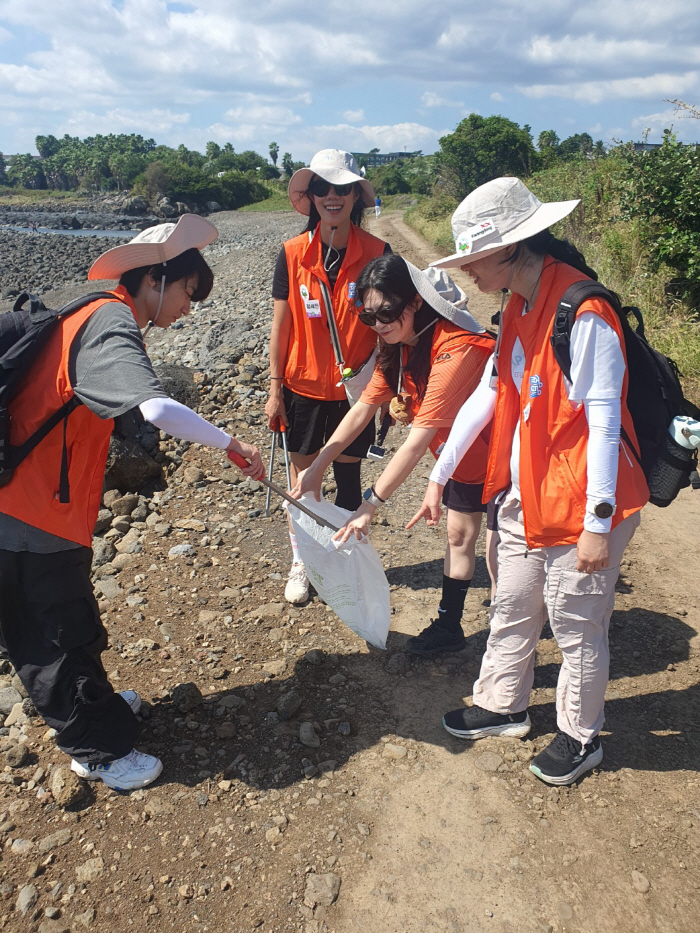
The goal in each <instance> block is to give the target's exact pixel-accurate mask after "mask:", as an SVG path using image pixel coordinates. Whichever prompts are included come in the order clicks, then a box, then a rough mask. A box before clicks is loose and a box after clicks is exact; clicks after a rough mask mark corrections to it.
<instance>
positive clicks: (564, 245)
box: [501, 229, 598, 282]
mask: <svg viewBox="0 0 700 933" xmlns="http://www.w3.org/2000/svg"><path fill="white" fill-rule="evenodd" d="M525 249H527V250H529V252H531V253H533V254H534V255H535V256H551V257H552V258H553V259H556V260H558V261H559V262H565V263H566V264H567V265H569V266H573V267H574V269H578V271H579V272H583V274H584V275H587V276H588V277H589V278H591V279H594V280H595V281H596V282H597V281H598V273H597V272H596V271H595V269H591V267H590V266H589V265H588V264H587V263H586V257H585V256H584V255H583V253H582V252H581V250H579V249H577V248H576V247H575V246H574V245H573V243H570V242H569V241H568V240H559V239H557V237H555V236H554V234H553V233H551V232H550V230H549V229H547V230H540V232H539V233H536V234H535V235H534V236H531V237H528V238H527V239H526V240H521V241H520V243H518V244H516V247H515V250H514V252H513V253H512V254H511V255H510V256H509V257H508V258H507V259H505V258H504V259H502V260H501V262H502V263H510V262H512V263H516V262H518V260H519V259H521V258H523V256H524V252H525Z"/></svg>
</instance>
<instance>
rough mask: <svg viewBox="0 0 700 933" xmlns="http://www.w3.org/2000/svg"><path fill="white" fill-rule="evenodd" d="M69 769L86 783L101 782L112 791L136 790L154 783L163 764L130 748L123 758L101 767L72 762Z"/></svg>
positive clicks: (151, 756) (157, 759) (158, 759)
mask: <svg viewBox="0 0 700 933" xmlns="http://www.w3.org/2000/svg"><path fill="white" fill-rule="evenodd" d="M70 769H71V771H74V772H75V773H76V774H77V775H78V777H81V778H83V779H84V780H86V781H102V783H103V784H106V785H107V787H113V788H114V790H136V789H137V788H138V787H146V786H147V785H148V784H151V783H153V781H155V779H156V778H157V777H158V775H159V774H160V773H161V771H162V770H163V762H162V761H161V760H160V758H154V756H153V755H145V754H144V753H143V752H137V751H136V749H135V748H132V749H131V751H130V752H129V754H128V755H124V757H123V758H117V760H116V761H108V762H107V763H106V764H102V765H89V764H81V763H80V762H79V761H75V760H73V761H72V762H71V766H70Z"/></svg>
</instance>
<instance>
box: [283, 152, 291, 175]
mask: <svg viewBox="0 0 700 933" xmlns="http://www.w3.org/2000/svg"><path fill="white" fill-rule="evenodd" d="M282 170H283V171H284V172H285V173H286V174H287V175H288V176H289V177H290V178H291V177H292V175H293V174H294V162H293V161H292V153H291V152H285V154H284V155H283V156H282Z"/></svg>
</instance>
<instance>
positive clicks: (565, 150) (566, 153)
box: [559, 133, 593, 159]
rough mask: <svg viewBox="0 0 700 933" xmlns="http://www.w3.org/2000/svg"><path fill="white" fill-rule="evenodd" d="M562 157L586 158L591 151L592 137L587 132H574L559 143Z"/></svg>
mask: <svg viewBox="0 0 700 933" xmlns="http://www.w3.org/2000/svg"><path fill="white" fill-rule="evenodd" d="M559 152H560V153H561V155H562V158H564V159H577V158H579V159H580V158H584V159H586V158H588V157H589V156H590V154H591V153H592V152H593V137H592V136H591V135H590V134H589V133H575V134H574V135H573V136H569V137H567V138H566V139H564V140H563V141H562V142H561V143H560V144H559Z"/></svg>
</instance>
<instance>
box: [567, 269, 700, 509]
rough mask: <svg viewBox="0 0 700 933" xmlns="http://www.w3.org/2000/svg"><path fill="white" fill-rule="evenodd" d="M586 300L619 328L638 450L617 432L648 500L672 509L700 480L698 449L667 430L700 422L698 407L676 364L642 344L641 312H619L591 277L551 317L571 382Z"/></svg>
mask: <svg viewBox="0 0 700 933" xmlns="http://www.w3.org/2000/svg"><path fill="white" fill-rule="evenodd" d="M589 298H602V299H603V300H604V301H606V302H607V303H608V304H609V305H610V306H611V307H612V308H613V309H614V311H615V313H616V314H617V316H618V317H619V319H620V322H621V324H622V334H623V336H624V340H625V352H626V356H627V370H628V388H627V407H628V409H629V412H630V415H631V416H632V421H633V423H634V430H635V433H636V435H637V440H638V442H639V448H638V449H637V447H635V445H634V444H633V443H632V439H631V438H630V437H629V435H628V434H627V432H626V431H625V429H624V428H622V430H621V432H620V434H621V437H622V439H623V440H624V442H625V443H626V445H627V447H628V449H629V450H630V451H631V452H632V454H633V456H634V457H635V459H636V460H637V461H638V463H639V464H640V465H641V467H642V469H643V471H644V476H645V477H646V480H647V483H648V485H649V492H650V499H649V501H650V502H652V503H653V504H654V505H658V506H661V507H664V506H667V505H670V503H671V502H672V501H673V500H674V499H675V498H676V496H677V495H678V493H679V491H680V490H681V489H683V488H684V487H685V486H689V485H690V484H691V481H692V483H693V487H694V488H698V487H700V479H698V477H697V472H696V467H697V451H691V450H687V449H686V448H684V447H681V446H680V445H679V444H677V443H676V442H675V440H674V439H673V437H672V436H671V435H670V434H669V431H668V429H669V426H670V424H671V422H672V421H673V419H674V418H675V417H676V416H677V415H687V416H689V417H691V418H696V419H700V409H698V408H697V407H696V406H695V405H694V404H693V403H692V402H690V401H688V399H686V398H685V397H684V395H683V389H682V388H681V384H680V380H679V378H678V377H679V371H678V367H677V366H676V364H675V363H674V361H673V360H671V359H669V358H668V357H667V356H664V355H663V353H660V352H659V351H658V350H655V349H654V348H653V347H652V346H651V345H650V344H649V343H648V341H647V340H646V337H645V336H644V320H643V318H642V312H641V311H640V310H639V308H635V307H631V306H630V307H624V308H623V307H622V303H621V302H620V299H619V298H618V296H617V295H616V294H615V293H614V292H610V291H608V289H607V288H605V287H604V286H603V285H601V284H600V283H599V282H593V281H591V280H590V279H585V280H584V281H581V282H574V284H573V285H570V286H569V288H567V290H566V291H565V292H564V294H563V295H562V297H561V299H560V301H559V305H558V307H557V313H556V315H555V318H554V326H553V328H552V336H551V337H550V341H551V344H552V348H553V350H554V356H555V358H556V360H557V363H558V364H559V366H560V368H561V370H562V372H563V373H564V375H565V376H566V377H567V379H569V380H570V379H571V349H570V344H571V329H572V327H573V326H574V321H575V320H576V313H577V311H578V309H579V307H580V305H581V304H582V302H584V301H586V300H588V299H589ZM630 315H632V316H633V317H634V318H635V319H636V321H637V327H636V329H635V328H633V327H632V326H631V324H630V322H629V316H630ZM691 477H692V479H691Z"/></svg>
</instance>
